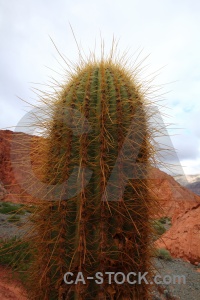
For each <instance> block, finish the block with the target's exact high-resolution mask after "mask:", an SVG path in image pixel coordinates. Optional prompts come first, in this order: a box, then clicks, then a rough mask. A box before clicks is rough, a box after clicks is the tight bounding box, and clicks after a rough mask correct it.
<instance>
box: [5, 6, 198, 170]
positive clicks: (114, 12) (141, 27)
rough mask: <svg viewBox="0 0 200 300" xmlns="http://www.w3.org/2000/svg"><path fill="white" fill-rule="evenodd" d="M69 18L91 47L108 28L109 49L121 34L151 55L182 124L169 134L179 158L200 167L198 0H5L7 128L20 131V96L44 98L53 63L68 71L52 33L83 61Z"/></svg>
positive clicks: (126, 43) (123, 42)
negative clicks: (39, 87)
mask: <svg viewBox="0 0 200 300" xmlns="http://www.w3.org/2000/svg"><path fill="white" fill-rule="evenodd" d="M69 22H70V23H71V25H72V27H73V30H74V32H75V35H76V38H77V41H78V43H81V45H82V48H83V49H84V50H85V52H86V53H88V49H93V48H94V44H95V39H96V40H99V39H100V32H101V36H102V37H103V38H104V40H105V45H108V48H109V47H110V44H111V41H112V37H113V34H114V36H115V37H116V38H117V39H118V38H119V39H120V42H119V49H121V50H122V51H123V50H125V49H127V48H129V49H130V50H129V53H130V54H134V53H135V51H136V52H137V51H140V50H141V49H143V51H142V54H141V59H142V58H144V57H145V56H146V55H148V54H150V56H149V57H148V59H147V61H146V63H145V64H148V65H149V68H148V69H147V74H148V73H151V72H154V71H156V70H158V69H160V68H161V70H160V72H159V75H158V76H157V78H156V79H155V84H158V85H162V91H161V93H164V94H165V95H164V98H165V99H164V104H165V105H166V106H167V107H168V109H166V113H167V114H169V115H170V118H169V119H168V120H167V119H165V118H164V121H165V122H168V123H173V124H174V125H173V126H171V127H174V128H176V129H174V130H172V129H170V130H169V133H170V134H172V136H171V141H172V143H173V146H174V148H175V149H176V151H177V155H178V160H179V161H180V162H181V164H182V166H183V169H184V172H185V173H186V174H196V173H200V126H199V124H200V54H199V53H200V34H199V31H200V1H199V0H196V1H195V0H162V1H161V0H151V1H149V0H138V1H136V0H96V1H95V0H91V1H89V0H73V1H70V0H65V1H64V0H57V1H55V0H34V1H33V0H26V1H24V0H17V1H16V0H9V1H8V0H0V43H1V46H0V111H1V118H0V128H1V129H5V128H8V127H10V126H14V127H12V128H11V129H12V130H14V128H15V126H16V125H17V124H18V122H19V120H20V119H21V118H22V117H23V115H24V114H25V112H26V111H28V110H30V107H28V106H27V105H26V104H25V103H24V102H23V101H21V100H20V99H19V98H18V97H20V98H23V99H25V100H26V101H28V102H30V103H32V104H34V103H36V102H37V97H36V96H35V95H34V93H33V92H32V91H31V88H32V87H34V86H35V84H33V83H47V81H48V76H52V75H53V76H54V72H53V71H51V70H50V69H48V68H46V66H47V67H49V68H52V69H54V70H56V71H58V72H60V73H61V74H63V76H64V70H63V68H61V67H60V65H59V63H58V62H57V60H59V62H60V63H61V65H63V67H65V66H64V63H63V62H62V61H61V60H60V59H59V56H58V53H57V52H56V50H55V48H54V46H53V44H52V42H51V40H50V38H49V36H51V38H52V39H53V40H54V42H55V43H56V45H57V47H58V48H59V50H60V51H61V52H62V53H64V54H65V56H66V57H68V58H69V59H70V60H72V61H75V62H76V61H78V51H77V47H76V43H75V41H74V38H73V34H72V32H71V29H70V26H69ZM138 49H139V50H138ZM137 53H138V52H137ZM161 98H162V97H161ZM177 163H178V162H177Z"/></svg>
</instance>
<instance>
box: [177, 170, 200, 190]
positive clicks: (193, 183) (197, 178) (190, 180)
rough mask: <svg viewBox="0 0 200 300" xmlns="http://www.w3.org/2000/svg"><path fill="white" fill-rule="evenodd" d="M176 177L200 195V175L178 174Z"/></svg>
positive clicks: (183, 184)
mask: <svg viewBox="0 0 200 300" xmlns="http://www.w3.org/2000/svg"><path fill="white" fill-rule="evenodd" d="M174 179H175V180H176V181H177V182H178V183H180V184H181V185H182V186H184V187H186V188H187V189H189V190H191V191H192V192H193V193H196V194H197V195H200V175H199V174H198V175H186V176H183V175H177V176H174Z"/></svg>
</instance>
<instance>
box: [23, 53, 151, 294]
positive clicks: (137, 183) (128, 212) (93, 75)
mask: <svg viewBox="0 0 200 300" xmlns="http://www.w3.org/2000/svg"><path fill="white" fill-rule="evenodd" d="M47 106H48V109H49V111H48V114H49V115H50V121H48V125H46V139H45V142H44V145H43V148H42V152H43V156H42V157H41V160H42V163H41V165H42V174H41V178H42V181H43V182H44V183H46V184H47V185H50V186H54V187H56V186H58V185H61V186H62V184H63V183H66V185H65V190H64V192H63V191H61V189H60V190H59V189H56V188H55V189H54V190H53V192H52V193H49V194H46V196H45V197H46V198H45V199H40V201H38V209H37V210H36V212H35V214H33V216H32V217H31V222H33V223H34V228H35V231H34V234H33V236H32V241H33V243H32V256H33V262H32V265H31V267H30V269H29V275H28V280H29V283H28V292H29V296H30V299H41V300H43V299H46V300H47V299H48V300H49V299H52V300H54V299H55V300H56V299H70V300H75V299H80V300H84V299H105V300H106V299H113V300H114V299H120V300H121V299H142V300H144V299H149V297H150V291H151V286H150V285H149V284H146V283H145V282H144V281H142V282H141V284H138V283H136V284H130V283H129V282H127V281H126V280H125V282H123V284H120V283H119V282H120V281H123V275H120V274H118V275H117V277H116V278H115V279H117V280H113V278H114V274H113V275H112V280H111V282H109V275H108V274H105V273H106V272H114V273H117V272H122V273H123V274H125V276H126V275H127V274H128V273H130V272H135V273H136V274H138V273H139V272H140V273H141V274H144V273H145V272H148V275H147V276H146V278H147V279H150V278H151V276H152V273H151V257H152V243H151V241H152V239H151V238H152V223H151V216H152V212H154V211H155V209H156V206H155V201H154V199H153V197H152V193H151V187H150V183H149V180H148V173H149V168H150V166H151V159H152V158H153V155H154V151H153V147H152V144H151V142H150V137H151V130H150V127H149V116H150V114H151V112H150V107H149V104H148V102H147V100H146V98H145V95H144V93H143V92H142V91H141V86H140V85H139V84H138V83H137V81H136V79H135V71H133V72H131V70H129V69H128V68H126V66H125V65H123V62H122V61H120V60H118V61H114V60H113V59H112V55H111V57H109V58H102V59H100V60H96V59H94V60H92V59H91V60H89V61H87V62H85V63H84V64H80V65H79V66H78V67H77V68H76V70H75V72H74V73H73V74H71V77H70V79H69V80H68V82H67V84H64V85H62V86H61V89H60V90H59V92H57V94H56V98H52V99H51V102H49V103H48V104H47ZM65 108H68V109H69V111H68V112H69V113H68V115H67V116H66V110H65ZM77 111H78V112H79V113H80V115H81V116H82V118H84V119H85V120H87V122H88V124H87V125H88V126H89V127H90V129H89V130H88V131H87V130H86V131H84V130H83V131H82V132H79V133H77V134H74V132H73V128H72V127H73V126H74V127H76V126H79V125H80V124H82V125H81V126H82V129H84V128H83V127H84V126H85V125H84V124H85V123H84V122H82V123H81V118H79V117H77ZM66 118H68V121H66ZM69 119H70V122H71V123H70V122H69ZM69 123H70V124H71V125H73V126H71V128H70V126H69ZM83 123H84V124H83ZM78 124H79V125H78ZM86 127H87V126H86ZM127 162H128V165H126V163H127ZM125 165H126V167H124V166H125ZM74 166H78V167H79V168H80V169H79V171H80V172H79V174H78V175H77V178H75V179H72V181H71V182H70V181H69V182H70V183H69V182H68V179H69V178H70V176H71V174H72V172H73V168H74ZM88 170H90V174H91V176H90V180H88V181H87V178H86V177H87V171H88ZM130 173H131V174H132V175H131V174H130ZM77 181H78V184H79V186H80V191H79V192H77V193H76V192H75V193H74V194H73V195H72V196H71V197H68V196H66V195H67V191H68V189H71V190H73V188H74V189H75V190H76V187H77V185H76V184H77ZM69 185H70V186H69ZM48 195H49V199H48ZM52 195H53V196H52ZM53 197H55V198H53ZM48 200H49V201H48ZM66 272H72V273H73V274H74V275H73V276H72V277H70V279H69V280H71V279H72V280H74V281H75V280H76V276H77V274H80V273H78V272H82V275H83V277H84V280H85V284H83V282H81V281H79V282H78V281H77V282H76V283H77V284H74V283H71V284H66V283H65V281H64V275H65V274H66ZM97 272H102V273H103V274H105V275H104V277H103V279H104V280H103V282H100V283H99V284H98V283H96V282H95V279H94V280H91V279H87V277H88V276H90V277H92V276H93V277H94V276H95V274H96V273H97ZM120 276H121V277H120ZM137 279H138V275H136V276H135V277H134V278H133V276H132V277H131V276H130V281H133V280H137ZM116 281H118V282H116Z"/></svg>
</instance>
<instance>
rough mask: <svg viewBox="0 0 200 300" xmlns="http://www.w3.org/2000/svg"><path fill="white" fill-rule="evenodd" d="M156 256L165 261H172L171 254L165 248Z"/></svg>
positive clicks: (158, 251) (159, 250)
mask: <svg viewBox="0 0 200 300" xmlns="http://www.w3.org/2000/svg"><path fill="white" fill-rule="evenodd" d="M156 256H157V257H158V258H161V259H164V260H172V257H171V254H170V252H169V251H168V250H166V249H165V248H160V249H158V250H157V251H156Z"/></svg>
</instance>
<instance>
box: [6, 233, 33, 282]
mask: <svg viewBox="0 0 200 300" xmlns="http://www.w3.org/2000/svg"><path fill="white" fill-rule="evenodd" d="M0 245H1V246H0V265H2V266H9V267H11V268H12V269H13V270H17V272H18V274H19V276H20V279H21V280H22V281H23V282H24V281H25V274H24V272H25V271H26V270H27V269H28V267H29V265H30V263H31V254H30V251H29V248H30V246H29V244H28V242H23V241H21V240H20V239H19V238H17V237H13V238H11V239H7V240H2V239H0Z"/></svg>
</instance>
